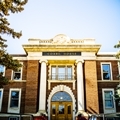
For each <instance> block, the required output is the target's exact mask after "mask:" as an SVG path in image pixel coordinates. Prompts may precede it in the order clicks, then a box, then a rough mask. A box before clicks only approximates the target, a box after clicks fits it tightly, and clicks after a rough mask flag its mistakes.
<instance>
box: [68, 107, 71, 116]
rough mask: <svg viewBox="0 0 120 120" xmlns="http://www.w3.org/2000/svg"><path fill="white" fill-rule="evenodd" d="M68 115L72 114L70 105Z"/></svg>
mask: <svg viewBox="0 0 120 120" xmlns="http://www.w3.org/2000/svg"><path fill="white" fill-rule="evenodd" d="M68 114H71V105H68Z"/></svg>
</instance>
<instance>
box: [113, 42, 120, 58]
mask: <svg viewBox="0 0 120 120" xmlns="http://www.w3.org/2000/svg"><path fill="white" fill-rule="evenodd" d="M114 48H120V41H119V42H118V44H116V45H114ZM116 58H118V59H119V58H120V51H118V52H117V54H116Z"/></svg>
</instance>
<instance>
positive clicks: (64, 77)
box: [48, 75, 75, 80]
mask: <svg viewBox="0 0 120 120" xmlns="http://www.w3.org/2000/svg"><path fill="white" fill-rule="evenodd" d="M48 79H49V80H75V76H74V75H49V76H48Z"/></svg>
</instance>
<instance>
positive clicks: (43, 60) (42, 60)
mask: <svg viewBox="0 0 120 120" xmlns="http://www.w3.org/2000/svg"><path fill="white" fill-rule="evenodd" d="M39 62H40V63H42V62H45V63H46V64H47V63H48V61H47V60H45V59H41V60H40V61H39Z"/></svg>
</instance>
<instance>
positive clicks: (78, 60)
mask: <svg viewBox="0 0 120 120" xmlns="http://www.w3.org/2000/svg"><path fill="white" fill-rule="evenodd" d="M79 62H81V63H84V60H83V59H77V60H76V61H75V63H76V64H78V63H79Z"/></svg>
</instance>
